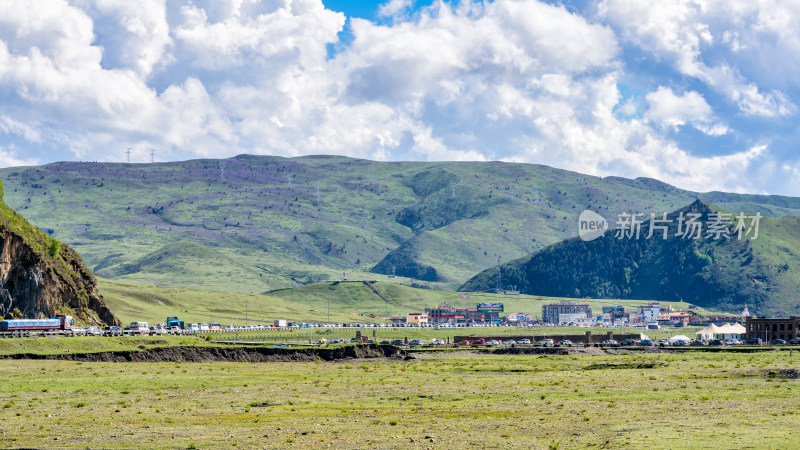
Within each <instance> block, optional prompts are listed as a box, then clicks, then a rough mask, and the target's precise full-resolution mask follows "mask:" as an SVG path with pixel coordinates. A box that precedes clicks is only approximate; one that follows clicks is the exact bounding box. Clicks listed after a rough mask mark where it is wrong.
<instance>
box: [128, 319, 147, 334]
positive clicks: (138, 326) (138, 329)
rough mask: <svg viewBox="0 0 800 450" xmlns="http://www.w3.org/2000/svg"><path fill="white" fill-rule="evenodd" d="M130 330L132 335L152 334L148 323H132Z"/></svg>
mask: <svg viewBox="0 0 800 450" xmlns="http://www.w3.org/2000/svg"><path fill="white" fill-rule="evenodd" d="M128 328H129V329H130V333H131V334H140V335H142V336H145V335H148V334H150V325H148V323H147V322H131V324H130V325H129V326H128Z"/></svg>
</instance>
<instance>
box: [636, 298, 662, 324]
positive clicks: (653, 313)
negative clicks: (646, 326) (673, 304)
mask: <svg viewBox="0 0 800 450" xmlns="http://www.w3.org/2000/svg"><path fill="white" fill-rule="evenodd" d="M636 314H637V315H638V316H640V317H641V318H642V322H649V321H651V320H658V316H659V315H660V314H661V304H660V303H659V302H650V303H648V304H647V305H646V306H637V307H636Z"/></svg>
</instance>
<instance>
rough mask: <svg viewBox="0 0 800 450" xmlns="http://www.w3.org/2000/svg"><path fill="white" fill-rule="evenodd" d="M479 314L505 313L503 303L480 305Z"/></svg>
mask: <svg viewBox="0 0 800 450" xmlns="http://www.w3.org/2000/svg"><path fill="white" fill-rule="evenodd" d="M477 309H478V311H479V312H503V304H502V303H478V308H477Z"/></svg>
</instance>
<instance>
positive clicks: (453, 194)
mask: <svg viewBox="0 0 800 450" xmlns="http://www.w3.org/2000/svg"><path fill="white" fill-rule="evenodd" d="M455 199H456V182H455V181H451V182H450V200H455Z"/></svg>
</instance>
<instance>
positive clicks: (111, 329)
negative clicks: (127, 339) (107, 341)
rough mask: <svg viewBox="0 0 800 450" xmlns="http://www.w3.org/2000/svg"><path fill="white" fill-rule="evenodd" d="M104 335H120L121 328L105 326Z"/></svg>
mask: <svg viewBox="0 0 800 450" xmlns="http://www.w3.org/2000/svg"><path fill="white" fill-rule="evenodd" d="M103 335H104V336H122V328H120V327H105V328H104V329H103Z"/></svg>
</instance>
